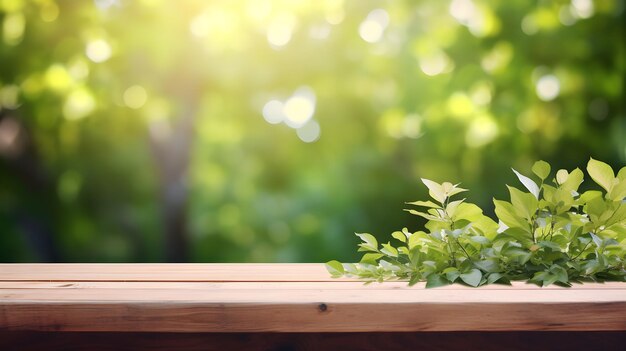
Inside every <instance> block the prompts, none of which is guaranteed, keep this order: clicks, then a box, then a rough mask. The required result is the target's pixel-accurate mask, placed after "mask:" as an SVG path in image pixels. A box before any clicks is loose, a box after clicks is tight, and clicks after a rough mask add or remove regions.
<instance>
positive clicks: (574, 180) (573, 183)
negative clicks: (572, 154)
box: [557, 168, 584, 193]
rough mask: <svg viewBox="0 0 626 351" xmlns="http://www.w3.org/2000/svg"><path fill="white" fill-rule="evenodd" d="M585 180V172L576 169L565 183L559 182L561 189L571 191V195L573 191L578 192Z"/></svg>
mask: <svg viewBox="0 0 626 351" xmlns="http://www.w3.org/2000/svg"><path fill="white" fill-rule="evenodd" d="M557 179H558V178H557ZM583 179H584V174H583V171H581V170H580V168H576V169H574V170H573V171H572V172H571V173H570V174H569V175H568V176H567V179H566V180H565V182H563V183H561V182H559V184H561V189H563V190H566V191H569V192H570V193H571V192H572V191H577V190H578V187H579V186H580V184H581V183H582V182H583Z"/></svg>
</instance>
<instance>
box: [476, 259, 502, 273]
mask: <svg viewBox="0 0 626 351" xmlns="http://www.w3.org/2000/svg"><path fill="white" fill-rule="evenodd" d="M474 265H475V266H476V267H478V268H480V270H482V271H483V272H489V273H493V272H499V271H500V265H499V264H498V261H497V260H495V259H488V260H481V261H476V262H474Z"/></svg>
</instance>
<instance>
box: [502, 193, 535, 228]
mask: <svg viewBox="0 0 626 351" xmlns="http://www.w3.org/2000/svg"><path fill="white" fill-rule="evenodd" d="M507 188H509V193H510V194H511V203H512V204H513V207H514V208H515V210H516V212H517V214H519V215H521V216H522V217H524V218H526V219H527V220H529V221H530V219H531V218H532V217H533V216H534V215H535V212H536V211H537V202H538V200H537V199H536V198H535V197H534V196H533V195H531V194H529V193H525V192H522V191H520V190H519V189H517V188H513V187H510V186H508V185H507Z"/></svg>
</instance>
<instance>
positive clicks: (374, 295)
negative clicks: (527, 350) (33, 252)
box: [0, 263, 626, 332]
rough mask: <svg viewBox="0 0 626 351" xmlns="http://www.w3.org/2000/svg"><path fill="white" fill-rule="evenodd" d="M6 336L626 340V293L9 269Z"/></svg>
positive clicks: (252, 269) (255, 274)
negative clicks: (611, 334) (453, 335)
mask: <svg viewBox="0 0 626 351" xmlns="http://www.w3.org/2000/svg"><path fill="white" fill-rule="evenodd" d="M0 330H35V331H108V332H117V331H134V332H144V331H145V332H148V331H150V332H405V331H407V332H408V331H519V330H526V331H537V330H569V331H575V330H581V331H583V330H584V331H593V330H622V331H624V330H626V283H616V282H611V283H604V284H597V283H593V284H591V283H588V284H577V285H574V286H573V287H571V288H562V287H557V286H550V287H546V288H540V287H537V286H535V285H530V284H525V283H521V282H514V283H513V285H512V286H505V285H489V286H485V287H481V288H470V287H465V286H462V285H458V284H455V285H450V286H446V287H441V288H436V289H425V288H424V285H423V284H418V285H416V286H414V287H408V286H407V283H406V282H385V283H382V284H378V283H374V284H369V285H364V284H363V283H362V282H359V281H355V280H351V279H333V278H330V276H329V274H328V273H327V272H326V269H325V268H324V265H323V264H317V263H316V264H0Z"/></svg>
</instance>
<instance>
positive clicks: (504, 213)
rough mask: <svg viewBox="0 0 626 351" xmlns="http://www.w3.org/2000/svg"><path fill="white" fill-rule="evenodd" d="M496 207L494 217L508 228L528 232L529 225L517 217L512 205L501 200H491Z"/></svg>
mask: <svg viewBox="0 0 626 351" xmlns="http://www.w3.org/2000/svg"><path fill="white" fill-rule="evenodd" d="M493 203H494V204H495V206H496V216H498V218H499V219H500V220H501V221H502V222H503V223H504V224H506V225H507V226H508V227H515V228H522V229H526V230H528V229H529V228H530V225H529V224H528V222H526V221H525V220H524V219H523V218H522V217H520V216H518V215H517V213H516V212H515V209H514V208H513V205H512V204H510V203H508V202H506V201H501V200H493Z"/></svg>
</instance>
